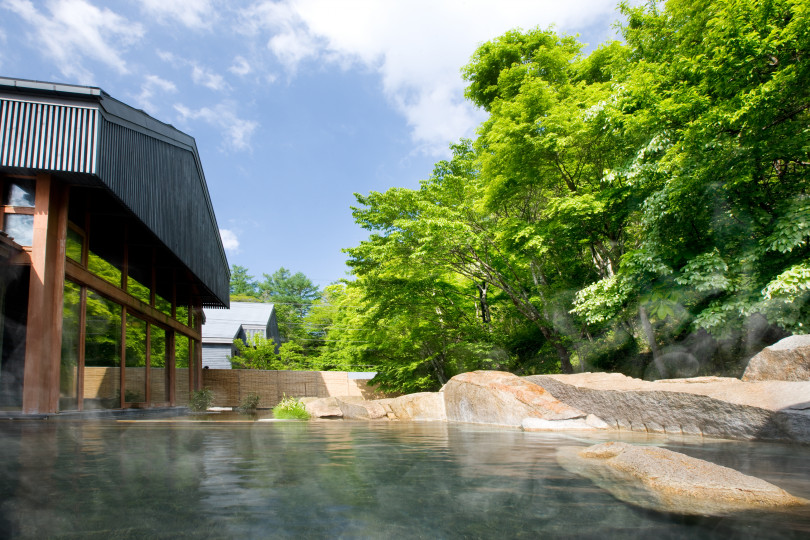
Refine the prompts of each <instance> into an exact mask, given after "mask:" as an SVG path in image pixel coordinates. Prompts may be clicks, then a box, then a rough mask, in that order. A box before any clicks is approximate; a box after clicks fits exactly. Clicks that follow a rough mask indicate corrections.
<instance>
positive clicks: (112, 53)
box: [3, 0, 144, 83]
mask: <svg viewBox="0 0 810 540" xmlns="http://www.w3.org/2000/svg"><path fill="white" fill-rule="evenodd" d="M39 5H40V4H37V6H39ZM45 5H46V7H47V10H48V13H45V11H44V10H42V11H40V9H38V7H36V6H35V5H34V4H33V3H32V2H30V1H29V0H6V2H4V4H3V7H5V8H6V9H9V10H11V11H13V12H14V13H16V14H17V15H18V16H20V17H21V18H22V19H23V20H24V21H25V22H26V26H25V28H27V30H28V32H29V34H30V37H31V39H32V41H33V42H34V43H35V44H39V46H40V47H42V48H43V49H44V50H43V53H44V54H45V55H46V56H47V57H48V58H49V59H50V60H51V61H52V62H53V63H54V64H55V65H56V66H58V69H59V71H60V72H61V73H62V74H63V75H65V76H66V77H72V78H75V79H77V80H79V81H80V82H85V83H89V82H92V74H91V73H90V71H89V70H88V68H87V67H85V65H84V62H85V60H86V59H92V60H95V61H98V62H101V63H103V64H106V65H107V66H109V67H111V68H113V69H115V70H117V71H118V72H119V73H128V69H127V65H126V62H125V61H124V58H123V56H122V54H123V52H124V50H125V49H126V48H127V47H128V46H129V45H131V44H133V43H135V42H137V41H138V40H140V38H141V37H142V36H143V33H144V30H143V27H142V26H141V25H140V24H137V23H133V22H131V21H129V20H127V19H125V18H124V17H122V16H120V15H118V14H117V13H114V12H113V11H110V10H109V9H106V8H102V9H99V8H98V7H96V6H94V5H93V4H91V3H90V2H88V1H87V0H50V1H48V2H46V3H45Z"/></svg>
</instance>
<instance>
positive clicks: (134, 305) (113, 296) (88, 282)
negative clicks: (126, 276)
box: [65, 259, 202, 341]
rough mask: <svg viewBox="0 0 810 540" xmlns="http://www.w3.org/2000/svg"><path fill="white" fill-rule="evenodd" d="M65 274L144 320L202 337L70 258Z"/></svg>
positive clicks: (200, 334)
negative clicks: (130, 310)
mask: <svg viewBox="0 0 810 540" xmlns="http://www.w3.org/2000/svg"><path fill="white" fill-rule="evenodd" d="M65 275H66V276H67V277H69V278H70V279H72V280H73V281H76V282H77V283H79V284H81V285H85V286H87V287H89V288H91V289H93V290H94V291H96V292H97V293H99V294H100V295H101V296H103V297H105V298H107V299H109V300H112V301H113V302H116V303H118V304H121V305H122V306H126V307H127V308H130V309H132V310H133V311H134V312H136V313H137V316H138V317H140V318H142V319H144V320H146V322H150V323H152V324H156V325H158V326H162V327H164V328H170V329H172V330H174V331H175V332H178V333H180V334H183V335H184V336H188V337H190V338H191V339H195V340H198V341H199V340H201V339H202V333H201V332H200V331H199V330H197V329H195V328H189V327H188V326H186V325H184V324H182V323H180V322H178V321H177V320H175V319H172V318H171V317H169V316H168V315H166V314H165V313H163V312H162V311H159V310H157V309H156V308H154V307H152V306H150V305H149V304H146V303H144V302H141V301H140V300H138V299H137V298H135V297H134V296H132V295H130V294H127V293H125V292H124V291H122V290H121V289H119V288H118V287H116V286H115V285H112V284H111V283H108V282H107V281H104V280H103V279H101V278H100V277H98V276H96V275H95V274H92V273H90V272H88V271H87V270H85V269H84V268H82V267H81V266H80V265H79V264H78V263H76V262H75V261H73V260H71V259H68V260H67V262H66V264H65Z"/></svg>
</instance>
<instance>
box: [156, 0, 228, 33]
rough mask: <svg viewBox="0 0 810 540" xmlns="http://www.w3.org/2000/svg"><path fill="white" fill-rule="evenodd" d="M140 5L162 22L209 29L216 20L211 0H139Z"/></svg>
mask: <svg viewBox="0 0 810 540" xmlns="http://www.w3.org/2000/svg"><path fill="white" fill-rule="evenodd" d="M141 7H142V8H143V10H144V11H146V12H147V13H148V14H150V15H152V16H154V17H155V18H157V20H158V21H160V22H162V23H166V24H170V23H173V22H175V21H176V22H179V23H180V24H182V25H183V26H185V27H187V28H192V29H209V28H211V27H212V26H213V24H214V22H215V21H216V20H217V12H216V10H215V9H214V4H213V2H211V0H141Z"/></svg>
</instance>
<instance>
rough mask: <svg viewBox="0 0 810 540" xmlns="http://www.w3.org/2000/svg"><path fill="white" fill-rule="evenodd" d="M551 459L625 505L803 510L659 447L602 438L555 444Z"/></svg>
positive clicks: (736, 475) (751, 480) (777, 493)
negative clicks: (574, 444)
mask: <svg viewBox="0 0 810 540" xmlns="http://www.w3.org/2000/svg"><path fill="white" fill-rule="evenodd" d="M557 461H558V462H559V464H560V465H561V466H562V467H564V468H565V469H566V470H568V471H570V472H573V473H576V474H579V475H581V476H584V477H586V478H588V479H590V480H591V481H593V482H594V483H595V484H596V485H598V486H599V487H601V488H603V489H605V490H607V491H609V492H610V493H611V494H612V495H613V496H614V497H616V498H617V499H619V500H621V501H624V502H626V503H629V504H633V505H636V506H640V507H642V508H647V509H650V510H656V511H659V512H670V513H676V514H683V515H709V516H719V515H725V514H730V513H733V512H740V511H748V510H768V511H773V510H790V509H796V508H807V506H808V505H810V501H808V500H806V499H801V498H799V497H794V496H793V495H791V494H790V493H788V492H786V491H785V490H783V489H781V488H779V487H777V486H774V485H773V484H770V483H768V482H766V481H764V480H761V479H759V478H755V477H753V476H748V475H745V474H742V473H740V472H738V471H735V470H734V469H729V468H728V467H723V466H720V465H715V464H713V463H709V462H707V461H703V460H700V459H696V458H693V457H689V456H686V455H684V454H680V453H678V452H673V451H671V450H667V449H665V448H657V447H650V446H634V445H631V444H627V443H621V442H607V443H602V444H597V445H594V446H590V447H588V448H584V449H583V448H581V447H570V446H568V447H561V448H559V449H558V450H557Z"/></svg>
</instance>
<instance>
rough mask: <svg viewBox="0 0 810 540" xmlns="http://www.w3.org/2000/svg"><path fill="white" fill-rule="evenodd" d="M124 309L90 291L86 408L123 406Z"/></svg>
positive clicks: (86, 346) (85, 369) (86, 355)
mask: <svg viewBox="0 0 810 540" xmlns="http://www.w3.org/2000/svg"><path fill="white" fill-rule="evenodd" d="M120 351H121V306H119V305H118V304H116V303H115V302H111V301H109V300H107V299H106V298H103V297H102V296H100V295H98V294H96V293H95V292H94V291H90V290H88V291H87V331H86V337H85V353H84V366H85V367H84V408H85V409H116V408H118V407H120V406H121V373H120V371H119V370H120V365H121V352H120Z"/></svg>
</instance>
